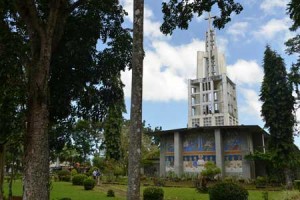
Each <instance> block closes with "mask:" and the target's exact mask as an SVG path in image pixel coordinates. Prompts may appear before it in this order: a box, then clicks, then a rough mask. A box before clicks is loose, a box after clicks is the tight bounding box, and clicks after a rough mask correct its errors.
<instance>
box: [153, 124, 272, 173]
mask: <svg viewBox="0 0 300 200" xmlns="http://www.w3.org/2000/svg"><path fill="white" fill-rule="evenodd" d="M158 134H159V136H160V138H161V147H160V175H161V176H167V175H168V173H169V172H175V174H177V175H179V176H180V175H182V174H184V173H194V174H198V173H200V172H201V171H202V170H203V169H204V165H205V163H206V162H208V161H211V162H214V163H215V164H216V166H217V167H219V168H220V169H221V175H222V176H223V177H224V176H235V177H241V178H245V179H252V178H255V177H256V176H261V175H264V174H265V172H264V168H262V167H258V165H259V164H258V163H255V162H254V161H250V160H246V159H245V156H246V155H248V154H250V153H253V152H254V151H255V150H258V151H264V147H265V136H266V135H267V133H266V132H265V131H264V130H263V129H261V128H260V127H259V126H255V125H254V126H253V125H251V126H244V125H242V126H209V127H197V128H184V129H175V130H167V131H161V132H159V133H158Z"/></svg>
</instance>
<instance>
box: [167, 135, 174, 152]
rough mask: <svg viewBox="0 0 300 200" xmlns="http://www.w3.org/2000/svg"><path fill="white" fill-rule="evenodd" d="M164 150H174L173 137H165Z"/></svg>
mask: <svg viewBox="0 0 300 200" xmlns="http://www.w3.org/2000/svg"><path fill="white" fill-rule="evenodd" d="M165 148H166V152H174V139H173V137H167V138H166V146H165Z"/></svg>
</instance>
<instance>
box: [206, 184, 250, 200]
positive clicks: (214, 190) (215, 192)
mask: <svg viewBox="0 0 300 200" xmlns="http://www.w3.org/2000/svg"><path fill="white" fill-rule="evenodd" d="M248 195H249V193H248V191H247V190H246V189H244V188H243V187H241V186H239V185H237V184H235V183H227V182H220V183H217V184H216V185H214V186H213V187H211V188H210V189H209V199H210V200H247V199H248Z"/></svg>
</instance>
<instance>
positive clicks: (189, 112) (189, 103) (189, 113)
mask: <svg viewBox="0 0 300 200" xmlns="http://www.w3.org/2000/svg"><path fill="white" fill-rule="evenodd" d="M188 127H192V85H191V80H190V79H188Z"/></svg>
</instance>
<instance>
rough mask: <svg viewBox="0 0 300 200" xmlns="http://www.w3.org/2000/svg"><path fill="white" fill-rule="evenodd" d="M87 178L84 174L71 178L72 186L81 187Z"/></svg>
mask: <svg viewBox="0 0 300 200" xmlns="http://www.w3.org/2000/svg"><path fill="white" fill-rule="evenodd" d="M86 178H87V176H86V175H85V174H77V175H75V176H74V177H73V178H72V184H73V185H83V182H84V180H85V179H86Z"/></svg>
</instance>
